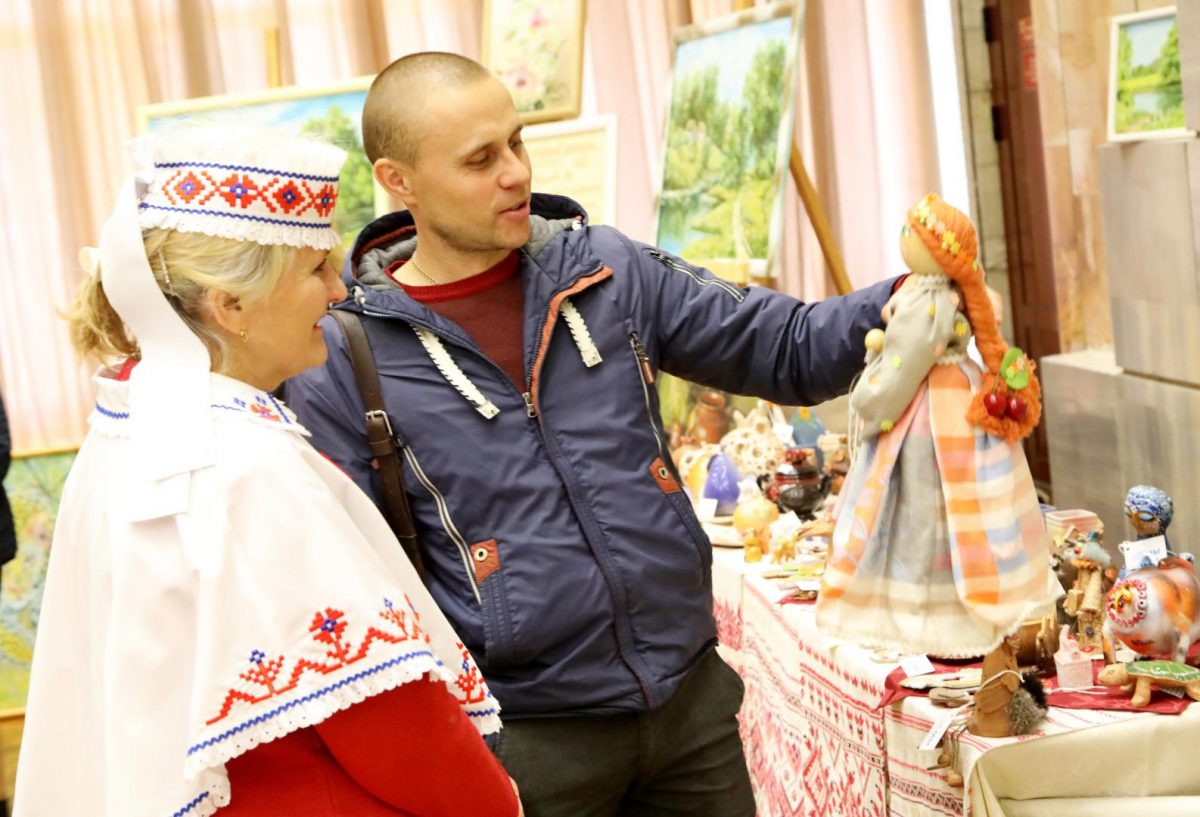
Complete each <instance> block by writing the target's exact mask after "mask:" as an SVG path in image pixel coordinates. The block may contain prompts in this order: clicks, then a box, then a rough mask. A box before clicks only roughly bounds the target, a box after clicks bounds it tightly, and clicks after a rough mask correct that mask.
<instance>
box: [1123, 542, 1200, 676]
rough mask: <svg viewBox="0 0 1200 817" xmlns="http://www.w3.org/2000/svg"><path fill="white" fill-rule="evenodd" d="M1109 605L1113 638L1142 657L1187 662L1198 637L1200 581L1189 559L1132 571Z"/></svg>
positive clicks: (1171, 558) (1174, 559)
mask: <svg viewBox="0 0 1200 817" xmlns="http://www.w3.org/2000/svg"><path fill="white" fill-rule="evenodd" d="M1105 607H1106V610H1107V613H1108V626H1109V629H1110V630H1111V631H1112V634H1113V636H1114V637H1115V638H1117V639H1119V640H1120V641H1121V642H1122V643H1123V644H1125V646H1127V647H1129V648H1130V649H1131V650H1133V651H1134V652H1136V653H1138V654H1139V655H1145V656H1148V657H1153V658H1170V659H1172V660H1175V661H1180V662H1183V661H1185V660H1186V658H1187V653H1188V648H1190V647H1191V645H1192V643H1193V642H1194V641H1196V640H1197V639H1200V582H1198V581H1197V579H1196V570H1195V568H1194V567H1193V566H1192V564H1191V563H1190V562H1188V561H1187V560H1185V559H1180V558H1178V557H1175V556H1171V557H1168V558H1166V559H1164V560H1163V561H1162V562H1160V563H1159V566H1158V567H1147V568H1143V569H1141V570H1132V571H1130V572H1129V573H1128V575H1126V576H1125V578H1123V579H1121V580H1120V581H1119V582H1117V583H1116V584H1115V585H1113V588H1112V590H1110V591H1109V592H1108V600H1107V602H1106V604H1105Z"/></svg>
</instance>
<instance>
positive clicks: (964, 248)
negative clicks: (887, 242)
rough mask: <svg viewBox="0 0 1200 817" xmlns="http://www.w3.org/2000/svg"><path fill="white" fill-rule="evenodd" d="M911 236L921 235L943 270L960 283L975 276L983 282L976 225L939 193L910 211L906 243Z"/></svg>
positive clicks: (904, 232)
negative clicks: (945, 200)
mask: <svg viewBox="0 0 1200 817" xmlns="http://www.w3.org/2000/svg"><path fill="white" fill-rule="evenodd" d="M906 233H907V235H906ZM908 235H913V236H916V237H917V238H919V239H920V240H921V243H922V244H924V245H925V249H927V250H928V251H929V254H930V255H931V256H932V257H933V260H934V261H935V262H937V265H938V266H939V267H940V268H941V271H942V273H943V274H944V275H946V276H947V277H949V278H950V279H951V280H953V281H955V282H956V283H958V284H959V285H960V286H963V285H964V282H969V281H971V280H975V279H977V280H978V281H979V283H980V284H982V283H983V269H982V268H981V267H980V266H979V260H978V253H979V244H978V238H977V237H976V235H975V225H973V224H972V223H971V220H970V219H969V218H967V216H966V214H965V213H963V212H961V211H959V210H957V209H955V208H954V207H951V206H950V205H949V204H946V202H944V201H942V199H941V198H940V197H939V196H938V195H937V194H936V193H929V194H928V195H926V196H925V197H924V198H923V199H921V200H920V201H919V202H917V204H916V206H915V207H913V208H912V209H911V210H909V211H908V223H907V224H906V225H905V228H904V230H902V231H901V234H900V236H901V243H902V244H903V243H905V239H906V238H907V237H908ZM906 260H907V259H906ZM915 271H916V270H914V272H915Z"/></svg>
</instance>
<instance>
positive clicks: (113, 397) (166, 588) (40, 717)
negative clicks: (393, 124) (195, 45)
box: [15, 129, 520, 817]
mask: <svg viewBox="0 0 1200 817" xmlns="http://www.w3.org/2000/svg"><path fill="white" fill-rule="evenodd" d="M140 152H141V153H142V155H143V156H146V157H147V158H146V159H145V160H144V161H143V162H142V165H143V167H142V170H141V172H140V173H139V174H137V175H136V176H134V177H133V178H131V179H130V180H129V181H128V182H127V183H126V184H125V186H124V187H123V189H122V191H121V193H120V195H119V197H118V200H117V203H116V207H115V209H114V212H113V215H112V217H111V218H110V219H109V221H108V223H107V224H106V225H105V227H104V231H103V233H102V236H101V241H100V248H99V253H98V254H96V253H87V254H86V255H85V256H84V260H85V266H86V267H88V268H89V271H90V272H91V273H92V277H90V278H89V279H87V280H85V282H84V284H83V286H82V288H81V292H80V295H79V297H78V300H77V302H76V304H75V306H74V308H73V312H72V315H71V325H72V331H73V334H74V338H75V340H76V343H77V345H78V346H79V347H80V349H81V350H82V351H83V352H85V353H93V354H99V355H102V356H110V357H121V358H125V362H124V363H123V364H121V365H120V366H117V367H114V368H106V369H102V370H101V371H100V372H99V374H98V375H97V376H96V379H95V384H96V392H97V398H96V408H95V411H94V412H93V414H92V417H91V420H90V424H91V429H90V431H89V433H88V437H87V439H86V440H85V441H84V443H83V446H82V447H81V449H80V451H79V455H78V458H77V459H76V463H75V467H74V468H73V470H72V473H71V475H70V477H69V478H68V480H67V484H66V487H65V489H64V492H63V497H62V504H61V506H60V510H59V518H58V525H57V530H56V531H55V538H54V544H53V548H52V552H51V557H50V568H49V576H48V579H47V583H46V592H45V598H44V602H43V607H42V615H41V621H40V626H39V631H38V637H37V645H36V649H35V657H34V663H33V673H32V680H31V684H30V693H29V702H28V709H27V715H26V727H25V735H24V740H23V745H22V751H21V758H20V764H19V771H18V778H17V791H16V798H15V806H16V812H15V813H16V815H18V817H24V816H26V815H47V817H51V816H52V817H62V816H63V815H74V814H99V815H107V816H108V817H134V816H135V815H143V814H144V815H155V817H165V816H166V815H176V817H182V816H183V815H188V817H193V816H196V817H201V816H202V815H207V814H211V813H213V812H214V811H216V810H217V809H221V814H222V815H223V817H238V815H255V817H270V815H294V814H304V815H334V814H338V815H342V814H353V815H393V816H394V815H421V816H422V817H425V816H426V815H428V817H436V816H437V815H487V816H491V815H495V816H496V817H512V815H516V814H518V813H519V808H520V807H519V804H518V802H517V799H516V796H515V792H514V789H513V788H512V786H511V784H510V781H509V780H508V777H507V775H506V774H505V773H504V772H503V770H502V769H501V768H500V766H499V764H498V763H497V762H496V761H495V759H494V758H493V757H492V755H491V754H490V752H489V751H488V750H487V748H486V746H485V745H484V743H483V740H482V738H481V737H480V734H479V732H484V733H487V732H491V731H494V730H495V729H497V728H499V721H498V707H497V706H496V704H495V701H494V700H493V699H492V697H491V695H490V693H489V692H488V691H487V688H486V686H485V685H484V684H483V682H482V680H481V678H480V677H479V673H478V670H477V668H476V667H475V664H474V662H473V661H472V660H471V658H470V656H469V655H468V654H467V652H466V651H465V650H464V649H462V647H461V644H460V643H459V642H458V641H457V639H456V638H455V636H454V633H453V632H452V631H451V629H450V627H449V625H448V624H447V623H446V621H445V619H444V618H443V617H442V615H441V614H440V613H439V611H438V610H437V608H436V607H435V606H434V603H433V601H432V600H431V598H430V597H429V595H428V593H426V592H425V589H424V587H423V586H422V585H421V583H420V581H419V580H418V578H417V577H416V575H415V573H414V571H413V569H412V567H411V565H410V564H409V563H408V562H407V561H406V559H405V557H404V554H403V552H402V550H401V548H400V546H399V545H398V544H397V542H396V540H395V539H394V538H393V536H392V534H391V532H390V530H389V528H388V526H387V524H386V523H385V522H384V520H383V518H382V517H381V516H380V515H379V513H378V512H377V511H376V509H375V507H374V506H373V505H372V504H371V502H370V501H369V500H368V499H367V497H366V496H365V495H363V494H362V493H361V492H360V491H359V490H358V489H357V488H356V487H355V486H354V485H353V484H352V483H351V481H350V480H349V479H348V478H346V477H345V476H344V475H343V474H342V473H341V472H340V471H339V470H338V469H337V468H336V467H334V466H333V465H331V464H330V463H328V462H327V461H326V460H325V459H323V458H322V457H321V456H320V455H319V454H317V453H316V452H315V451H314V450H313V449H312V447H311V446H309V445H308V443H307V442H306V441H305V440H304V436H305V435H306V433H307V432H305V431H304V429H303V428H301V427H300V426H299V425H297V424H296V421H295V418H294V416H293V415H292V414H291V412H290V411H289V410H288V409H287V408H286V407H285V406H283V405H282V404H281V403H280V402H279V401H278V400H276V399H275V398H274V397H273V396H272V394H271V392H272V390H273V389H274V388H275V387H277V386H278V385H279V384H280V383H281V382H282V381H283V380H284V379H285V378H287V377H290V376H292V375H295V374H297V373H299V372H300V371H302V370H303V369H305V368H308V367H310V366H315V365H318V364H320V363H322V362H323V361H324V358H325V354H326V352H325V344H324V342H323V340H322V337H321V331H322V330H321V329H320V327H319V326H318V325H317V321H318V319H319V318H320V317H321V316H322V314H323V313H324V312H325V310H326V308H327V305H328V304H329V303H330V302H332V301H337V300H340V299H342V298H344V297H345V295H346V291H345V288H344V287H343V286H342V284H341V282H340V280H339V278H338V276H337V274H336V272H335V271H334V270H333V269H332V268H331V266H330V265H329V263H328V262H327V256H328V253H329V250H330V249H331V248H332V247H334V246H335V245H336V243H337V236H336V234H335V233H334V231H333V229H332V224H331V219H332V212H333V207H334V203H335V201H336V198H337V177H338V170H339V168H340V167H341V164H342V161H343V158H344V154H343V153H342V151H340V150H337V149H336V148H333V147H330V146H328V145H321V144H317V143H313V142H307V141H303V140H295V139H281V138H280V137H278V136H270V135H267V134H264V133H229V132H223V131H215V130H211V129H210V130H197V131H194V132H191V133H189V134H178V135H175V136H169V137H167V138H164V139H161V140H159V141H158V142H157V143H152V144H149V145H147V144H145V143H144V144H143V145H142V146H141V151H140ZM97 267H98V278H97V277H96V275H97ZM222 807H224V808H222Z"/></svg>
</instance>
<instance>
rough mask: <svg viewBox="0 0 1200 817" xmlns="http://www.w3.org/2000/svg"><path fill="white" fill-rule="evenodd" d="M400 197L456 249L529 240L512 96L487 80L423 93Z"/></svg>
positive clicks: (422, 226) (523, 160)
mask: <svg viewBox="0 0 1200 817" xmlns="http://www.w3.org/2000/svg"><path fill="white" fill-rule="evenodd" d="M422 104H423V110H422V111H421V125H420V129H419V131H418V133H419V136H418V142H417V161H416V166H415V167H412V168H409V169H408V173H407V176H408V179H409V185H410V188H411V196H410V200H409V201H408V202H407V203H408V207H409V209H410V210H411V211H412V214H413V217H414V219H416V220H417V223H418V229H419V230H422V231H424V232H429V231H432V232H433V233H434V234H435V235H437V236H438V238H439V239H440V240H442V241H444V242H445V243H446V244H448V245H449V246H450V247H452V248H454V249H456V250H458V251H460V252H494V251H497V250H515V249H517V248H519V247H522V246H524V245H525V243H526V242H527V241H528V240H529V194H530V167H529V157H528V156H527V155H526V153H525V145H524V144H523V143H522V142H521V122H520V119H519V118H518V117H517V111H516V108H514V107H513V103H512V98H511V97H510V96H509V94H508V91H507V90H506V89H505V88H504V86H503V85H501V84H500V82H499V81H498V80H495V79H492V78H487V79H482V80H479V81H478V82H473V83H470V84H468V85H465V86H460V87H457V88H446V89H440V88H439V89H436V90H435V91H434V92H432V93H429V94H428V95H427V96H426V99H425V101H424V102H423V103H422Z"/></svg>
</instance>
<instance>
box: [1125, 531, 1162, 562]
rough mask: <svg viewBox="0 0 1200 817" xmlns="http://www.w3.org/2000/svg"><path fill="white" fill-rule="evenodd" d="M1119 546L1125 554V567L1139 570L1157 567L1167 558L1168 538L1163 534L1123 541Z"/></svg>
mask: <svg viewBox="0 0 1200 817" xmlns="http://www.w3.org/2000/svg"><path fill="white" fill-rule="evenodd" d="M1117 548H1118V549H1119V550H1120V551H1121V553H1123V554H1124V555H1125V569H1126V570H1138V569H1139V568H1143V567H1155V566H1157V565H1158V563H1159V562H1160V561H1162V560H1163V559H1165V558H1167V540H1166V537H1163V536H1151V537H1150V538H1149V539H1138V540H1137V541H1136V542H1122V543H1121V544H1119V545H1117Z"/></svg>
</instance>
